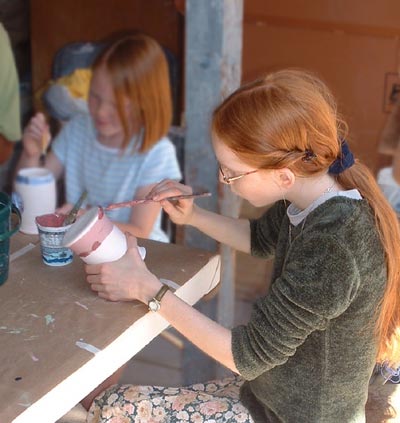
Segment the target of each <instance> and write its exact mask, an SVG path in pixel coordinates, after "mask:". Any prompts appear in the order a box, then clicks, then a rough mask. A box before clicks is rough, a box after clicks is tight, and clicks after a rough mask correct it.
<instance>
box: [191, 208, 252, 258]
mask: <svg viewBox="0 0 400 423" xmlns="http://www.w3.org/2000/svg"><path fill="white" fill-rule="evenodd" d="M189 225H190V226H193V227H195V228H196V229H198V230H200V231H201V232H203V233H205V234H206V235H208V236H210V237H211V238H213V239H215V240H216V241H218V242H221V243H223V244H226V245H229V246H230V247H232V248H234V249H235V250H238V251H243V252H244V253H250V223H249V221H248V220H246V219H235V218H231V217H226V216H221V215H219V214H217V213H213V212H210V211H208V210H204V209H202V208H200V207H198V206H196V205H195V206H194V210H193V215H192V218H191V220H190V222H189Z"/></svg>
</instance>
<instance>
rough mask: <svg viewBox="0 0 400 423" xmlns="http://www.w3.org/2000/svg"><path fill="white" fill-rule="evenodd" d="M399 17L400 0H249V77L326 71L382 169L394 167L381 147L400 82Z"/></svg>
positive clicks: (355, 135) (362, 147)
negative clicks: (290, 71)
mask: <svg viewBox="0 0 400 423" xmlns="http://www.w3.org/2000/svg"><path fill="white" fill-rule="evenodd" d="M399 16H400V2H398V1H397V0H381V1H379V2H376V1H374V0H352V1H350V2H349V1H347V0H299V1H295V0H280V1H279V2H276V1H272V0H271V1H266V0H245V16H244V43H243V79H244V80H248V79H253V78H254V77H256V76H258V75H260V74H262V73H263V72H265V71H270V70H274V69H278V68H282V67H287V66H296V67H302V68H306V69H310V70H312V71H314V72H316V73H317V74H319V75H320V76H321V77H322V78H323V79H324V80H325V81H326V82H327V83H328V85H329V86H330V88H331V89H332V91H333V92H334V94H335V96H336V97H337V99H338V102H339V110H340V111H341V112H342V114H344V116H345V118H346V120H347V122H348V123H349V126H350V142H352V146H353V149H354V151H355V153H356V154H357V155H358V156H359V157H360V158H361V159H362V160H363V161H364V162H366V163H367V164H368V165H369V166H370V167H371V169H372V170H376V169H377V168H378V167H380V166H381V165H383V164H385V163H388V162H390V157H389V156H383V155H381V154H379V153H378V144H379V138H380V133H381V131H382V128H383V126H384V124H385V121H386V118H387V116H388V112H389V110H390V107H391V105H390V102H389V98H390V93H391V91H392V87H393V88H394V89H395V90H396V88H397V85H394V84H398V83H399V79H398V71H399V36H400V19H399ZM385 81H386V82H387V87H385ZM392 100H393V98H392ZM380 150H381V152H383V151H386V152H388V151H387V149H385V148H384V146H382V147H381V149H380ZM389 152H390V151H389Z"/></svg>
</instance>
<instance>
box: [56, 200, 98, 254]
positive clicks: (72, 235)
mask: <svg viewBox="0 0 400 423" xmlns="http://www.w3.org/2000/svg"><path fill="white" fill-rule="evenodd" d="M100 212H102V210H101V209H100V208H99V207H94V208H92V209H90V210H88V211H87V212H86V213H84V214H83V215H82V216H79V217H78V218H77V219H76V221H75V222H74V223H73V224H72V225H71V227H70V228H69V229H68V231H67V233H66V234H65V236H64V240H63V245H64V246H65V247H69V246H71V245H72V244H75V243H76V242H77V241H78V240H80V239H81V238H83V237H84V236H85V235H86V234H87V233H88V232H89V231H90V229H91V228H92V227H93V225H94V224H95V223H96V222H97V220H98V219H99V213H100Z"/></svg>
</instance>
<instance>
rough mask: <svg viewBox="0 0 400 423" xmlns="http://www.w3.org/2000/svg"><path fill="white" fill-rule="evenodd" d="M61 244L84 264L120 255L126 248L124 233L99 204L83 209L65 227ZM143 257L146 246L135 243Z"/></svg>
mask: <svg viewBox="0 0 400 423" xmlns="http://www.w3.org/2000/svg"><path fill="white" fill-rule="evenodd" d="M63 245H64V246H65V247H68V248H70V249H71V250H72V251H73V252H74V253H75V254H76V255H77V256H79V257H80V258H81V259H82V260H83V261H84V262H85V263H87V264H99V263H106V262H110V261H115V260H118V259H120V258H121V257H122V256H123V255H124V254H125V253H126V250H127V243H126V236H125V234H124V233H123V232H122V231H121V230H120V229H119V228H118V227H117V226H116V225H114V223H113V222H112V221H111V220H110V219H109V218H108V216H107V215H106V214H105V212H104V209H103V208H102V207H94V208H92V209H89V210H88V211H87V212H85V213H84V214H83V215H82V216H80V217H78V219H77V220H76V221H75V223H73V224H72V225H71V227H70V228H69V229H68V230H67V232H66V234H65V237H64V241H63ZM138 249H139V253H140V255H141V257H142V259H144V257H145V255H146V250H145V248H144V247H138Z"/></svg>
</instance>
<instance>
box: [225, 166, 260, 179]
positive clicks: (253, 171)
mask: <svg viewBox="0 0 400 423" xmlns="http://www.w3.org/2000/svg"><path fill="white" fill-rule="evenodd" d="M219 171H220V173H221V176H222V179H223V181H224V182H225V183H226V184H230V183H231V182H233V181H237V180H238V179H241V178H243V176H247V175H251V174H252V173H256V172H258V169H256V170H250V172H245V173H241V174H240V175H236V176H226V175H225V173H224V171H223V170H222V167H221V165H219Z"/></svg>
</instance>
